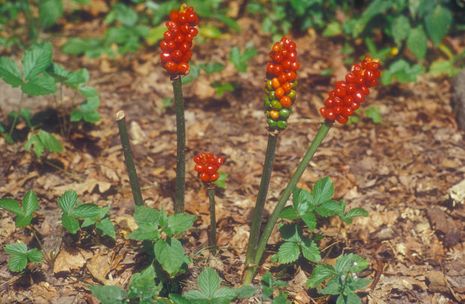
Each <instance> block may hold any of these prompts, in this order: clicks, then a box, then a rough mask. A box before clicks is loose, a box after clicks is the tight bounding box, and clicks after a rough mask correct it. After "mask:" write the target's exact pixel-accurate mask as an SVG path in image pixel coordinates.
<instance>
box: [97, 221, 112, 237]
mask: <svg viewBox="0 0 465 304" xmlns="http://www.w3.org/2000/svg"><path fill="white" fill-rule="evenodd" d="M95 228H97V229H98V230H100V231H101V232H102V235H107V236H109V237H111V238H112V239H115V238H116V232H115V226H114V225H113V223H112V222H111V221H110V219H109V218H104V219H103V220H101V221H100V222H98V223H97V224H96V225H95Z"/></svg>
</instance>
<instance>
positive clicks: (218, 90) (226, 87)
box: [212, 82, 234, 98]
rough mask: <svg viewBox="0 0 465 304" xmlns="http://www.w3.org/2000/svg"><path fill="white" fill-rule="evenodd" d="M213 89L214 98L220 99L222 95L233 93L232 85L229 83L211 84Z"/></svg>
mask: <svg viewBox="0 0 465 304" xmlns="http://www.w3.org/2000/svg"><path fill="white" fill-rule="evenodd" d="M212 86H213V88H214V89H215V94H216V97H218V98H221V97H223V95H224V94H226V93H228V92H233V91H234V85H233V84H232V83H229V82H225V83H213V85H212Z"/></svg>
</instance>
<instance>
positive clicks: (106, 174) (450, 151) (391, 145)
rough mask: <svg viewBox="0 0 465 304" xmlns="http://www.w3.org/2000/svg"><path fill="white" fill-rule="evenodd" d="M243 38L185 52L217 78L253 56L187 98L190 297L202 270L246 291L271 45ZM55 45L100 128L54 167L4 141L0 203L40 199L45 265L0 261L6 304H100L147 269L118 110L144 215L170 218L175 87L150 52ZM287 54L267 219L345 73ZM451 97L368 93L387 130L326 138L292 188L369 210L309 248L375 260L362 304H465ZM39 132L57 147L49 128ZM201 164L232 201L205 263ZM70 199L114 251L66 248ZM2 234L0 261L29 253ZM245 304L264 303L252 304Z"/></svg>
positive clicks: (464, 164) (331, 61)
mask: <svg viewBox="0 0 465 304" xmlns="http://www.w3.org/2000/svg"><path fill="white" fill-rule="evenodd" d="M239 23H240V25H241V27H242V28H243V29H248V30H243V31H242V32H241V34H240V35H233V34H232V35H229V34H225V35H224V36H223V37H222V38H221V39H217V40H209V41H207V42H205V43H204V44H201V45H196V46H195V50H194V59H193V60H194V61H196V62H208V61H221V62H225V63H226V62H228V61H227V58H228V50H229V49H230V48H231V47H232V46H235V45H238V46H242V47H243V46H244V45H245V44H246V43H247V42H249V41H252V42H253V43H254V44H255V46H256V47H257V50H258V54H259V55H258V56H256V57H254V58H253V59H252V61H251V62H250V64H249V67H248V71H247V72H246V73H243V74H239V73H237V72H236V71H235V70H234V68H233V66H232V65H231V64H230V63H227V66H226V69H225V70H224V71H223V72H221V73H219V74H215V75H213V76H207V75H204V74H201V76H200V77H199V78H198V79H197V80H195V81H194V82H193V83H192V84H190V85H187V86H185V87H184V94H185V98H186V125H187V160H188V161H187V165H186V167H187V168H188V172H187V177H186V208H187V211H188V212H191V213H193V214H195V215H197V216H198V221H197V222H196V224H195V229H193V231H192V232H190V233H189V235H188V236H187V237H186V239H185V241H186V248H188V250H189V252H190V253H191V255H192V256H195V258H194V265H192V267H191V274H192V275H191V276H187V277H186V282H185V283H186V285H191V284H193V283H192V282H193V281H194V277H195V276H196V275H197V274H198V272H199V269H200V268H201V267H202V266H205V265H210V266H212V267H214V268H216V269H217V270H218V271H219V272H220V273H221V275H222V277H223V278H224V280H225V283H226V284H228V285H231V286H233V285H238V284H240V281H241V276H240V273H241V271H242V270H243V262H244V256H245V246H246V243H247V238H248V229H249V227H248V224H249V220H250V213H251V210H252V208H253V206H254V203H255V196H256V193H257V191H258V185H259V182H260V176H261V170H262V164H263V161H264V152H265V146H266V140H267V131H266V128H265V118H264V115H263V111H262V108H261V107H262V100H261V95H262V87H263V77H264V75H263V73H264V66H265V62H266V54H267V53H268V48H269V47H270V38H269V37H267V36H264V35H257V34H256V32H257V31H258V28H259V27H260V25H259V24H258V22H257V21H256V20H252V19H248V18H246V17H244V18H241V19H240V20H239ZM97 28H98V22H96V21H92V20H91V21H88V22H86V23H84V24H83V25H82V26H80V28H79V33H76V32H75V31H71V30H69V29H66V28H65V30H64V34H63V36H65V37H66V36H71V35H76V34H79V35H82V36H86V35H89V33H93V32H94V31H95V30H96V29H97ZM63 39H64V38H63V37H55V38H54V40H53V41H54V44H55V46H56V47H57V49H56V52H55V54H56V55H55V58H56V60H57V61H59V62H61V63H63V64H64V65H65V66H66V67H68V68H79V67H86V68H88V69H89V70H90V72H91V79H92V80H91V85H93V86H95V87H96V88H97V89H98V90H99V92H100V94H101V100H102V106H101V109H100V113H101V116H102V119H101V121H100V122H99V123H98V124H97V125H95V126H82V125H81V126H78V127H74V128H73V130H72V132H71V133H70V135H69V136H62V137H61V139H62V140H63V142H64V145H65V151H64V152H63V153H61V154H58V155H52V154H51V155H48V156H46V157H44V158H42V159H40V160H39V159H36V158H35V157H34V156H33V155H32V154H31V153H28V152H26V151H24V148H23V142H21V141H20V142H17V143H15V144H12V145H7V144H6V143H5V141H4V139H3V138H0V147H1V151H2V162H1V163H0V197H14V198H17V199H20V198H22V196H23V195H24V193H25V192H26V191H28V190H34V191H35V192H36V193H37V195H38V196H39V198H40V205H41V208H40V210H39V211H38V212H37V216H36V217H37V219H36V220H35V222H34V226H35V227H36V229H37V233H38V236H39V238H40V239H41V242H42V243H43V246H44V248H43V249H44V251H45V252H46V253H47V254H48V256H50V258H51V260H53V261H54V262H53V263H43V264H39V265H35V266H32V267H30V268H29V269H28V271H27V272H26V273H25V274H22V275H18V274H13V273H11V272H9V271H8V270H7V262H6V260H7V256H6V255H5V253H4V252H3V251H0V302H1V303H22V304H25V303H97V301H96V300H95V299H94V298H93V297H92V296H91V295H90V292H89V291H88V286H89V285H93V284H115V285H119V286H123V287H125V286H126V285H127V283H128V280H129V278H130V276H131V275H132V274H133V273H134V272H137V271H139V270H140V269H141V267H142V265H144V260H143V258H144V256H143V255H141V246H140V244H139V243H137V242H134V241H129V240H127V239H126V238H125V237H126V236H127V234H128V233H129V232H130V231H131V230H132V229H134V227H135V223H134V221H133V219H132V217H131V214H132V212H133V209H134V204H133V200H132V195H131V191H130V186H129V183H128V177H127V173H126V170H125V167H124V163H123V155H122V149H121V146H120V142H119V137H118V130H117V126H116V122H115V113H116V112H117V111H119V110H124V111H125V113H126V117H127V122H128V124H129V129H130V135H131V140H132V148H133V152H134V155H135V161H136V164H137V169H138V174H139V178H140V182H141V185H142V186H143V189H142V192H143V196H144V199H145V202H146V204H147V205H148V206H150V207H154V208H164V209H166V210H168V211H170V212H171V210H172V202H173V195H174V178H175V163H176V159H175V153H176V140H175V136H176V134H175V113H174V109H173V107H172V106H166V103H164V99H166V98H169V97H170V96H172V88H171V83H170V81H169V78H168V76H167V75H166V74H165V72H164V71H163V70H162V68H161V67H160V64H159V59H158V50H157V49H156V48H146V49H144V50H141V51H140V52H139V53H137V54H135V55H131V56H128V57H126V58H118V59H117V60H109V59H98V60H90V59H86V58H81V57H68V56H65V55H60V54H59V51H58V46H59V45H60V44H61V43H62V42H63ZM296 41H297V45H298V49H299V57H300V61H301V63H302V71H301V72H300V73H299V87H298V103H297V105H296V108H295V111H294V113H293V115H292V116H291V118H290V120H289V128H288V129H287V130H286V131H285V132H283V133H282V135H280V139H279V143H278V148H277V155H276V160H275V163H274V170H273V175H272V181H271V186H270V192H269V199H268V202H267V205H266V210H267V214H266V216H268V215H269V213H270V212H271V210H272V208H273V206H274V205H275V203H276V201H277V197H278V196H279V193H280V192H281V191H282V190H283V189H284V187H285V185H286V183H287V181H288V179H289V177H290V176H291V175H292V173H293V170H294V169H295V167H296V166H297V164H298V162H299V159H300V157H301V156H302V155H303V153H304V152H305V150H306V148H307V146H308V145H309V143H310V141H311V139H312V138H313V136H314V134H315V132H316V130H317V129H318V126H319V124H320V123H321V117H320V116H319V114H318V108H319V107H320V106H321V105H322V102H323V100H324V98H325V96H326V95H325V94H326V92H328V91H329V90H330V88H331V84H332V83H333V82H334V81H336V80H337V79H341V78H342V77H343V75H344V73H345V68H344V65H343V64H342V62H343V55H342V54H341V50H340V47H339V45H338V44H335V43H333V42H331V41H329V40H326V39H323V38H319V37H317V36H315V35H311V33H308V34H306V35H303V36H301V37H297V38H296ZM328 54H331V56H328ZM327 68H332V70H333V71H334V75H333V76H331V77H327V76H322V74H321V71H322V70H324V69H327ZM218 80H220V81H221V82H231V83H233V84H234V87H235V90H234V92H232V93H226V94H225V95H224V96H223V97H217V96H216V95H215V92H214V90H213V89H212V88H211V86H210V83H211V82H213V81H218ZM450 83H451V81H450V79H446V78H428V77H427V76H423V77H421V79H419V81H418V82H417V83H415V84H406V85H393V86H389V87H383V88H380V89H378V90H373V91H372V92H371V94H370V97H369V105H365V106H375V107H378V108H379V109H380V111H381V113H382V122H381V123H380V124H374V123H373V122H371V120H370V119H368V118H365V117H362V119H361V121H360V122H358V123H356V124H351V125H345V126H340V125H336V126H335V127H333V128H332V130H330V133H329V135H328V137H327V138H326V139H325V141H324V143H323V145H322V146H321V147H320V149H319V150H318V152H317V154H316V156H315V158H314V159H313V161H312V162H311V163H310V165H309V167H308V169H307V170H306V172H305V174H304V175H303V177H302V179H301V180H300V183H299V186H301V187H307V188H311V187H312V185H313V184H314V182H316V181H317V180H318V179H319V178H322V177H324V176H330V177H331V179H332V180H333V182H334V183H335V189H336V197H337V198H340V199H344V201H345V202H346V203H347V204H348V205H349V206H350V207H363V208H365V209H367V210H368V211H369V213H370V215H369V217H367V218H362V219H357V220H355V221H354V223H353V224H352V225H345V224H343V223H341V222H340V221H337V220H331V221H328V223H326V225H325V226H324V228H323V229H322V233H323V234H324V235H325V236H326V237H325V239H324V240H323V241H322V243H321V244H320V247H321V248H322V249H323V248H331V249H327V250H325V251H323V255H324V256H325V257H326V261H327V262H329V263H331V262H334V259H335V257H337V256H338V255H339V254H341V253H343V252H346V253H347V252H355V253H357V254H359V255H361V256H363V257H365V258H367V259H368V260H369V261H370V268H369V270H368V271H366V272H364V273H362V275H363V276H367V277H369V278H372V279H373V283H372V284H371V286H370V287H369V288H368V289H367V290H365V291H364V292H362V293H361V295H362V296H363V301H364V302H365V303H464V302H465V287H464V286H465V232H464V231H465V229H464V219H465V206H464V204H463V202H453V201H452V200H451V199H450V196H449V189H450V188H451V187H452V186H454V185H456V184H458V183H459V182H460V181H462V180H464V178H465V138H464V135H465V133H464V132H463V131H459V130H458V128H457V124H456V122H455V120H454V114H453V113H452V110H451V107H450V98H451V94H450ZM2 92H3V90H2ZM11 96H15V95H14V94H13V95H11ZM65 96H66V98H65V101H64V104H62V105H60V106H59V107H58V110H59V113H65V112H64V111H65V110H66V108H67V107H69V106H70V105H71V104H73V103H74V104H76V103H78V102H79V100H75V99H74V98H73V94H71V93H70V92H67V93H66V94H65ZM8 101H9V104H10V103H11V98H10V99H8ZM30 104H31V106H30V108H31V109H32V110H33V111H34V112H38V111H44V110H47V109H48V110H47V111H48V113H51V114H50V115H51V116H54V115H55V116H56V115H59V114H57V113H56V112H55V111H52V110H50V109H52V107H54V109H57V108H56V106H55V104H54V101H53V100H48V101H47V102H46V103H45V104H44V103H43V102H40V103H38V104H33V103H30ZM0 105H2V109H1V112H0V114H1V118H2V121H4V119H5V118H6V115H7V111H8V110H10V109H11V107H9V108H5V103H4V101H3V100H2V101H0ZM16 106H17V105H16ZM13 108H14V106H13ZM52 121H53V120H52ZM47 127H49V128H50V129H51V130H55V131H56V132H57V133H58V134H59V124H55V125H50V126H47ZM18 128H19V129H21V128H24V126H21V125H20V126H19V127H18ZM203 150H210V151H213V152H215V153H219V154H222V155H224V156H225V157H226V163H225V164H224V165H223V167H222V170H223V171H224V172H226V173H227V174H228V175H229V177H228V181H227V188H226V190H224V191H220V193H219V194H218V199H217V220H218V243H219V247H220V250H219V253H218V254H217V255H216V256H214V257H213V256H210V254H209V252H208V251H207V250H206V249H205V247H206V246H207V227H208V223H209V220H208V199H207V196H206V193H205V190H204V188H203V187H202V185H201V184H200V182H199V181H198V179H197V177H196V175H195V173H194V170H193V166H194V165H193V161H192V157H193V156H194V154H195V153H197V152H200V151H203ZM191 169H192V170H191ZM68 189H74V190H76V191H77V192H78V193H79V195H80V198H81V200H82V201H84V202H94V203H98V204H99V205H101V206H104V205H110V206H111V213H110V216H111V219H112V221H113V222H114V223H115V225H116V227H117V240H116V242H109V241H108V240H102V239H100V238H99V237H98V236H96V235H95V234H92V233H91V232H82V233H81V235H79V236H78V237H72V236H70V235H69V234H67V233H65V232H64V231H63V229H62V227H61V225H60V222H59V218H60V213H59V209H58V206H57V198H58V196H59V195H60V194H62V193H63V192H64V191H66V190H68ZM0 227H1V229H0V247H3V246H4V245H5V244H7V243H10V242H14V241H15V240H22V241H23V242H25V243H27V244H29V245H30V246H32V247H35V246H37V245H38V244H37V241H36V240H35V238H34V236H33V234H32V233H31V231H27V230H22V229H15V226H14V221H13V218H12V217H11V215H10V214H8V213H7V212H5V211H4V210H0ZM278 242H279V233H275V234H274V235H273V236H272V238H271V241H270V246H269V248H268V249H269V250H268V252H267V260H266V262H265V264H264V266H263V267H262V268H261V270H260V274H263V273H264V272H265V271H266V270H268V269H273V270H275V267H273V264H272V263H271V261H270V259H269V256H270V255H271V254H272V252H273V251H274V250H276V246H274V245H275V244H277V243H278ZM260 274H259V276H260ZM280 274H281V275H282V279H285V280H291V282H290V284H289V288H288V291H289V294H290V298H291V299H292V301H293V303H326V302H327V301H328V298H326V297H322V296H318V295H316V294H315V293H310V292H308V289H306V287H305V282H306V278H307V277H308V276H309V272H308V271H307V269H303V268H301V267H299V266H294V267H291V268H290V269H289V268H288V269H285V271H282V272H281V273H280ZM256 282H257V283H258V280H257V281H256ZM243 303H260V301H259V299H258V297H257V298H256V299H252V300H250V301H244V302H243Z"/></svg>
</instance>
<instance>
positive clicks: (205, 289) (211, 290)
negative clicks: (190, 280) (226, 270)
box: [197, 268, 221, 299]
mask: <svg viewBox="0 0 465 304" xmlns="http://www.w3.org/2000/svg"><path fill="white" fill-rule="evenodd" d="M197 283H198V284H199V289H200V291H201V292H202V294H203V295H204V296H205V298H206V299H212V298H213V297H214V294H215V291H216V290H217V289H218V288H220V285H221V279H220V276H219V275H218V273H217V272H216V270H214V269H213V268H205V269H204V270H202V272H201V273H200V275H199V277H198V279H197Z"/></svg>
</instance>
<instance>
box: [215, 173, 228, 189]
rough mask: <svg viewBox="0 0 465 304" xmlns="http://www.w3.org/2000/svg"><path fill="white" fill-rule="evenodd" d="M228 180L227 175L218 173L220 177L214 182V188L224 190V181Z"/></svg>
mask: <svg viewBox="0 0 465 304" xmlns="http://www.w3.org/2000/svg"><path fill="white" fill-rule="evenodd" d="M227 180H228V174H227V173H224V172H220V176H219V177H218V179H217V180H216V181H215V182H214V184H215V186H217V187H218V188H220V189H226V181H227Z"/></svg>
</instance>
